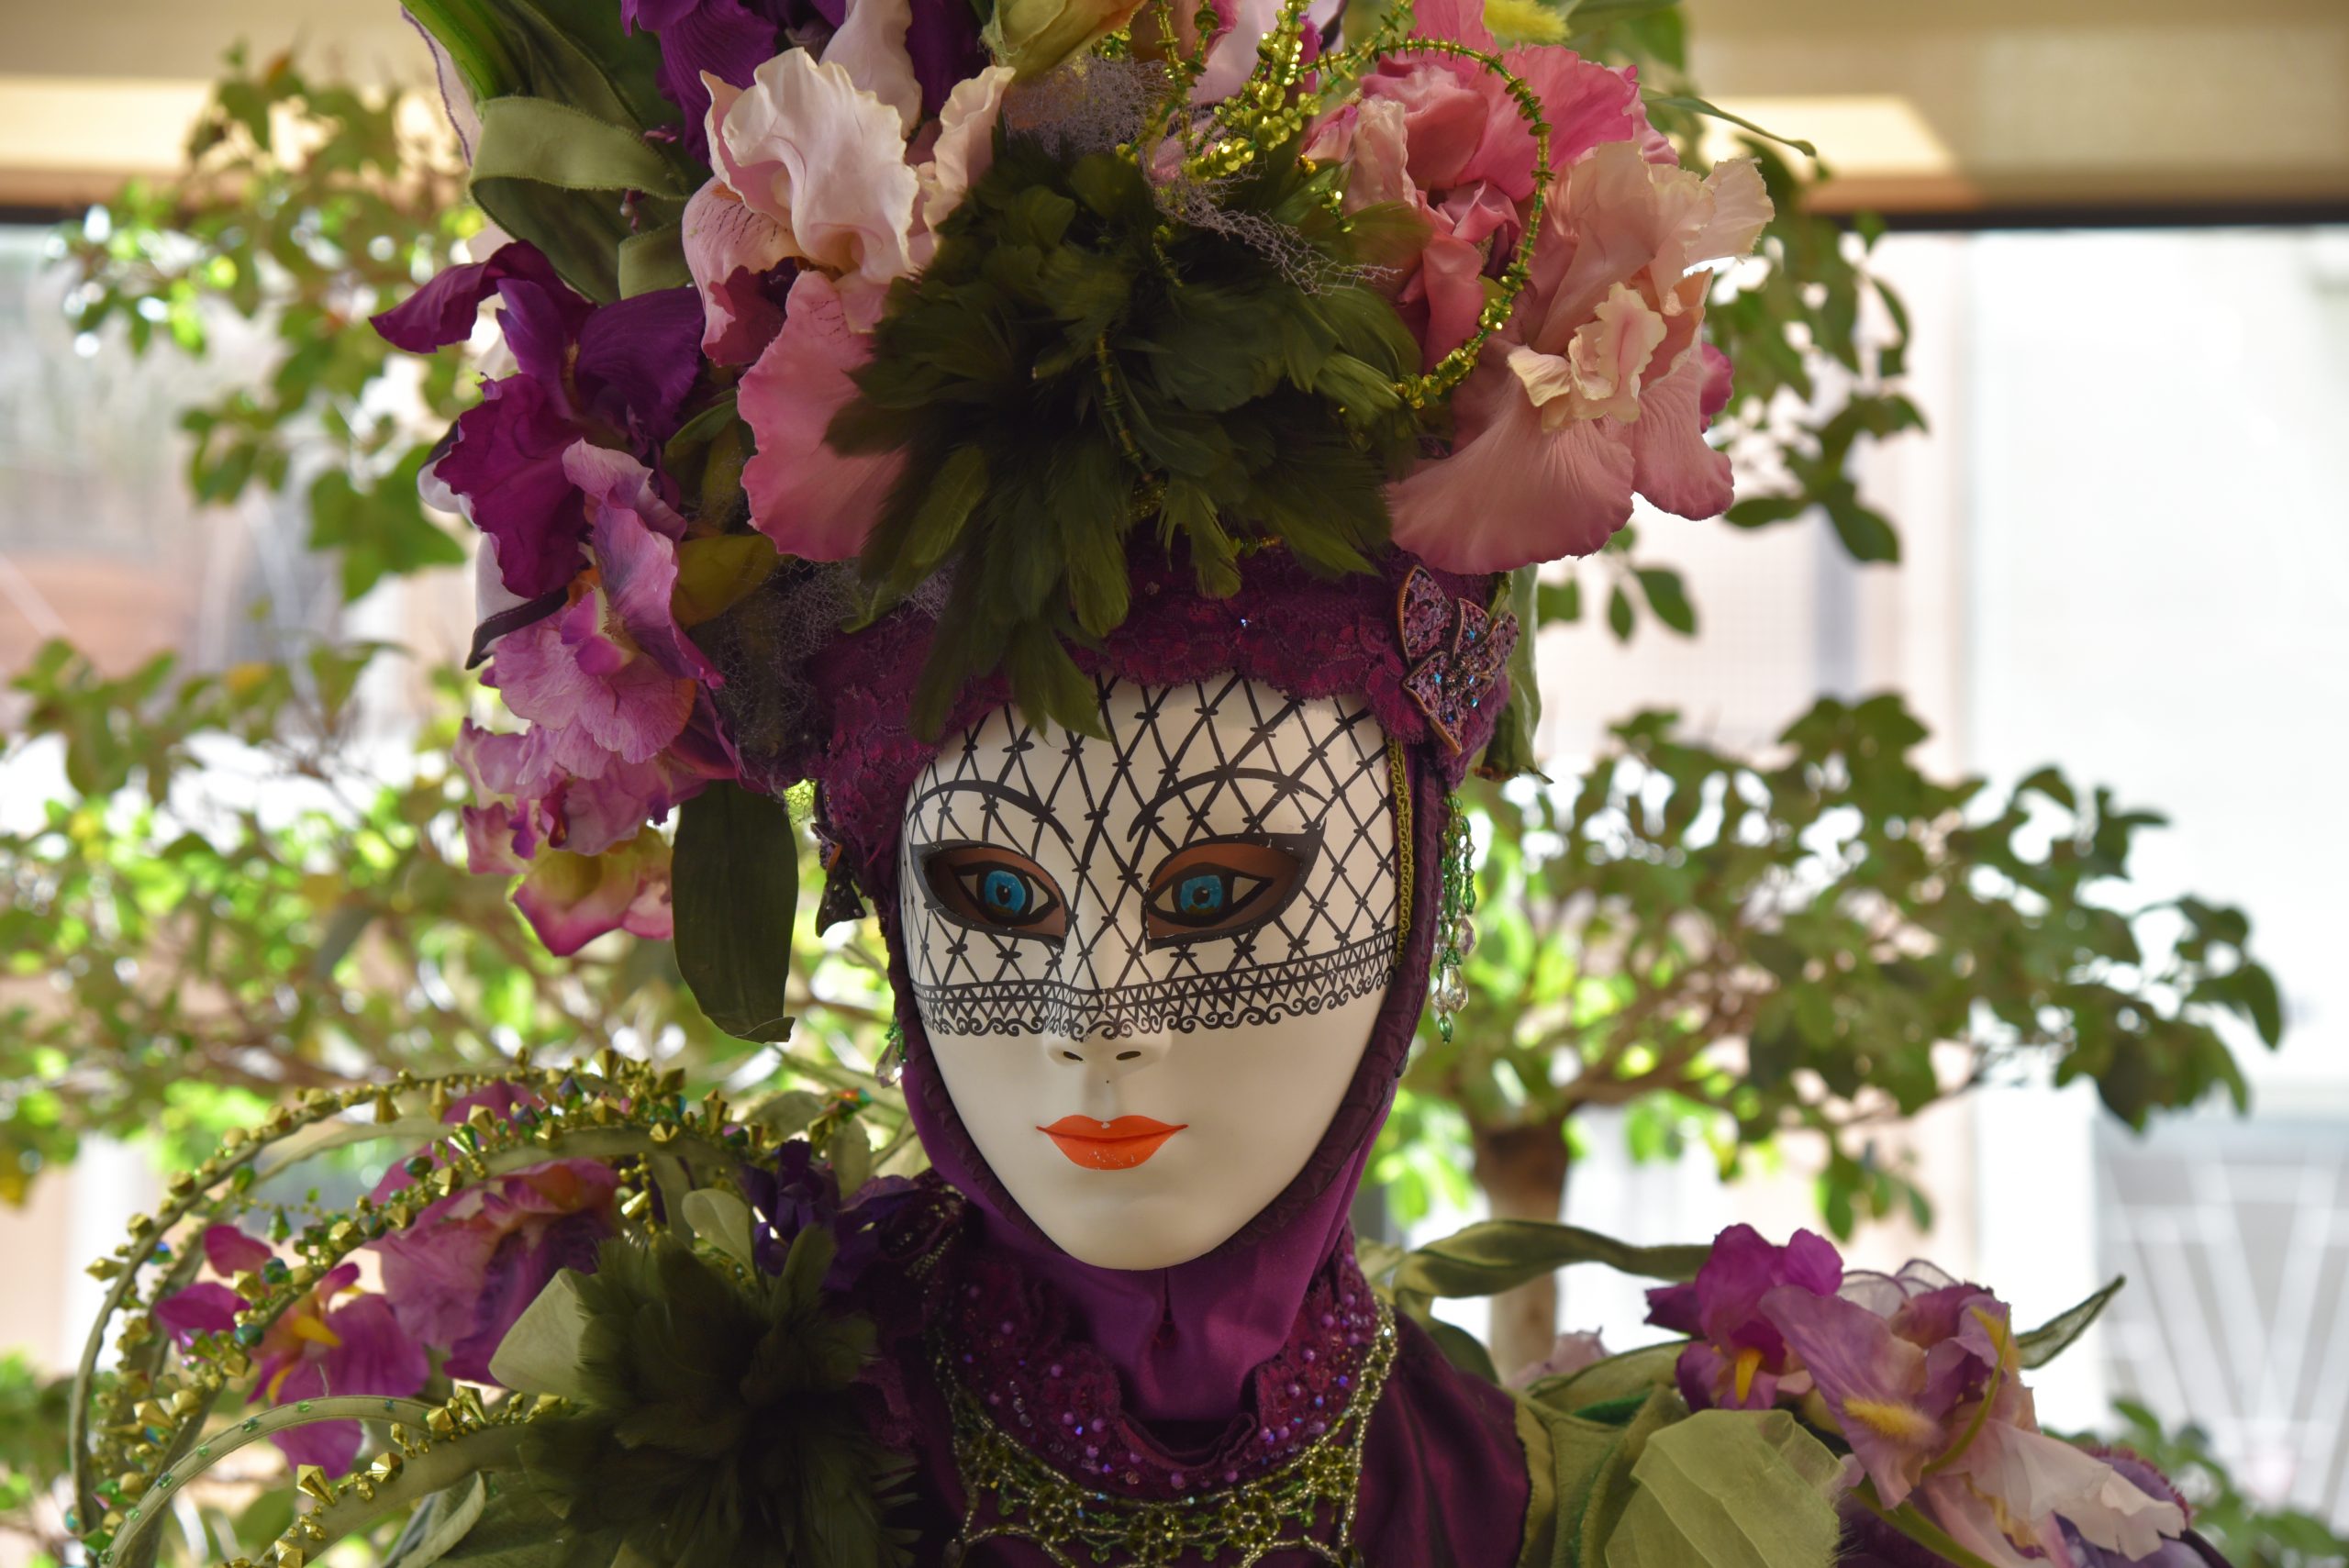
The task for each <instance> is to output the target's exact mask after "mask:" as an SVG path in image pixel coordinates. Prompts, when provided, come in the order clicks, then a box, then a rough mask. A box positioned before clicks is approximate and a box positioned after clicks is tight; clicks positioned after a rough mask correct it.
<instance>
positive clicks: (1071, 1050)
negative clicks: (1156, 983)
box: [1043, 1026, 1173, 1083]
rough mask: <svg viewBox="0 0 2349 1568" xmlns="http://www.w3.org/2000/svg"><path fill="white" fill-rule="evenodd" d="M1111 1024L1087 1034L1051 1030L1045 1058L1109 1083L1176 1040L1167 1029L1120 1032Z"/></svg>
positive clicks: (1153, 1059) (1160, 1053)
mask: <svg viewBox="0 0 2349 1568" xmlns="http://www.w3.org/2000/svg"><path fill="white" fill-rule="evenodd" d="M1108 1028H1109V1027H1108V1026H1104V1027H1103V1028H1101V1029H1093V1030H1091V1031H1088V1032H1087V1033H1085V1035H1083V1036H1071V1035H1069V1034H1048V1035H1046V1036H1044V1037H1043V1042H1044V1056H1045V1059H1046V1060H1047V1061H1049V1062H1052V1064H1053V1065H1054V1066H1056V1067H1061V1068H1065V1069H1067V1070H1069V1071H1072V1072H1081V1073H1085V1075H1086V1076H1087V1077H1092V1078H1099V1079H1100V1080H1102V1081H1103V1082H1105V1083H1107V1082H1112V1081H1115V1080H1116V1079H1119V1078H1122V1077H1124V1076H1125V1075H1126V1074H1127V1073H1139V1072H1140V1071H1141V1070H1142V1069H1143V1068H1145V1067H1148V1066H1151V1065H1152V1064H1153V1063H1155V1062H1158V1061H1159V1060H1161V1059H1162V1058H1163V1057H1164V1056H1165V1054H1166V1051H1167V1048H1168V1047H1169V1046H1170V1045H1171V1044H1172V1043H1173V1042H1172V1041H1171V1040H1169V1039H1168V1038H1167V1037H1166V1036H1165V1035H1164V1034H1163V1033H1153V1034H1130V1035H1119V1034H1114V1033H1111V1032H1108Z"/></svg>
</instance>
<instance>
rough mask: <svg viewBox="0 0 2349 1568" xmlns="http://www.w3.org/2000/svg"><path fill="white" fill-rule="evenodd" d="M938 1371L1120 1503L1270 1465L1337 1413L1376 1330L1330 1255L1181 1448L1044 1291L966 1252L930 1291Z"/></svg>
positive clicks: (1362, 1292) (1364, 1299)
mask: <svg viewBox="0 0 2349 1568" xmlns="http://www.w3.org/2000/svg"><path fill="white" fill-rule="evenodd" d="M941 1290H942V1299H943V1303H944V1311H943V1317H944V1322H943V1324H942V1325H941V1347H942V1351H943V1353H944V1356H945V1360H946V1364H947V1366H948V1368H949V1369H950V1371H951V1372H952V1375H953V1376H954V1377H955V1379H956V1381H958V1382H959V1383H961V1384H962V1385H963V1387H964V1388H965V1389H966V1390H968V1391H969V1392H970V1394H971V1396H972V1397H973V1398H974V1399H975V1400H976V1401H977V1402H978V1404H979V1405H980V1407H982V1408H984V1409H985V1411H986V1413H987V1415H988V1416H989V1417H990V1418H992V1419H993V1420H994V1421H995V1423H996V1426H997V1427H999V1428H1000V1429H1002V1430H1003V1431H1004V1432H1005V1433H1007V1434H1008V1435H1009V1436H1010V1437H1011V1438H1012V1439H1013V1440H1015V1441H1017V1442H1019V1444H1020V1445H1021V1446H1022V1447H1024V1448H1026V1449H1027V1450H1028V1451H1030V1452H1031V1453H1033V1454H1034V1455H1035V1456H1036V1457H1037V1458H1038V1459H1041V1461H1043V1462H1045V1463H1046V1464H1048V1465H1050V1466H1051V1467H1052V1469H1054V1470H1056V1471H1058V1472H1059V1473H1062V1474H1063V1475H1067V1476H1070V1477H1072V1478H1075V1477H1082V1478H1083V1479H1084V1480H1085V1483H1086V1484H1087V1485H1092V1486H1095V1487H1097V1488H1098V1489H1100V1490H1102V1491H1105V1492H1108V1493H1111V1494H1113V1495H1115V1496H1123V1497H1141V1498H1158V1499H1166V1498H1175V1497H1181V1496H1186V1495H1187V1494H1189V1493H1192V1492H1195V1491H1197V1490H1200V1489H1203V1488H1212V1487H1215V1486H1218V1485H1237V1484H1238V1483H1240V1482H1241V1481H1245V1480H1251V1479H1253V1478H1254V1477H1256V1476H1258V1475H1260V1474H1264V1473H1267V1472H1270V1471H1273V1470H1275V1469H1277V1468H1279V1467H1280V1466H1281V1465H1282V1464H1285V1463H1286V1462H1288V1461H1289V1460H1291V1459H1293V1458H1295V1457H1296V1456H1297V1452H1298V1451H1300V1450H1302V1449H1303V1448H1304V1447H1305V1445H1306V1444H1307V1443H1308V1442H1310V1441H1312V1440H1314V1439H1315V1438H1318V1437H1319V1436H1321V1435H1322V1434H1323V1433H1324V1432H1326V1431H1328V1430H1329V1429H1330V1426H1331V1424H1332V1423H1333V1422H1334V1421H1335V1420H1336V1419H1337V1418H1339V1417H1340V1416H1341V1414H1342V1413H1343V1412H1344V1410H1345V1407H1346V1403H1347V1401H1348V1399H1350V1398H1351V1397H1352V1396H1353V1390H1354V1387H1355V1385H1356V1382H1357V1380H1358V1379H1359V1377H1360V1376H1361V1373H1362V1367H1363V1362H1364V1358H1365V1356H1366V1355H1367V1353H1368V1348H1369V1346H1370V1343H1371V1340H1372V1337H1373V1335H1374V1334H1375V1331H1376V1328H1377V1317H1376V1308H1375V1304H1374V1302H1373V1300H1372V1297H1371V1294H1370V1287H1369V1286H1368V1285H1367V1284H1364V1281H1363V1277H1362V1273H1361V1271H1360V1270H1358V1269H1357V1268H1355V1266H1354V1262H1353V1248H1352V1247H1351V1246H1346V1247H1341V1249H1340V1250H1339V1251H1337V1253H1336V1254H1335V1255H1333V1256H1332V1257H1331V1258H1330V1260H1329V1262H1328V1263H1327V1264H1326V1265H1325V1266H1324V1267H1323V1269H1322V1271H1321V1273H1319V1275H1317V1276H1316V1277H1315V1279H1314V1281H1313V1283H1312V1284H1311V1285H1310V1286H1309V1287H1308V1290H1307V1292H1306V1296H1305V1301H1304V1304H1303V1305H1302V1306H1301V1307H1299V1308H1298V1310H1297V1320H1296V1324H1295V1326H1294V1327H1293V1328H1292V1329H1291V1330H1290V1333H1289V1336H1288V1339H1287V1340H1286V1342H1285V1343H1284V1344H1283V1345H1282V1346H1281V1347H1280V1349H1279V1350H1278V1351H1275V1354H1274V1355H1273V1356H1272V1358H1271V1359H1270V1360H1268V1361H1266V1362H1264V1363H1263V1364H1262V1365H1260V1366H1258V1367H1257V1368H1256V1369H1255V1370H1254V1372H1253V1373H1252V1374H1251V1376H1250V1379H1249V1382H1250V1389H1251V1397H1250V1398H1249V1400H1248V1402H1247V1403H1246V1404H1245V1405H1244V1406H1243V1407H1242V1408H1241V1409H1240V1410H1239V1411H1237V1412H1235V1413H1234V1414H1233V1415H1232V1417H1231V1418H1230V1420H1228V1421H1226V1422H1224V1423H1222V1424H1221V1427H1220V1429H1219V1430H1214V1429H1210V1430H1209V1431H1208V1432H1207V1433H1205V1434H1194V1436H1195V1437H1197V1438H1203V1440H1191V1441H1185V1440H1183V1439H1182V1437H1180V1436H1178V1435H1177V1434H1175V1433H1174V1432H1171V1431H1170V1430H1168V1429H1166V1428H1164V1427H1163V1426H1153V1425H1152V1424H1150V1423H1146V1422H1144V1421H1143V1420H1141V1418H1138V1417H1137V1416H1135V1415H1134V1414H1132V1413H1131V1412H1130V1411H1129V1410H1128V1409H1127V1407H1126V1399H1125V1396H1124V1394H1123V1392H1122V1390H1121V1389H1120V1387H1119V1376H1118V1369H1117V1368H1116V1367H1115V1366H1114V1365H1112V1364H1111V1363H1110V1362H1109V1359H1108V1357H1107V1356H1105V1355H1104V1354H1103V1353H1102V1352H1101V1351H1099V1350H1098V1349H1097V1348H1096V1347H1095V1346H1094V1345H1092V1344H1091V1343H1089V1342H1087V1341H1086V1340H1085V1339H1084V1338H1083V1337H1082V1335H1081V1331H1080V1330H1079V1329H1077V1327H1076V1326H1075V1325H1074V1323H1072V1321H1071V1319H1070V1314H1069V1309H1068V1306H1067V1304H1066V1302H1065V1301H1064V1300H1063V1298H1062V1297H1061V1296H1060V1294H1059V1293H1058V1292H1057V1291H1055V1290H1053V1289H1052V1287H1051V1286H1050V1285H1049V1284H1044V1283H1042V1282H1041V1281H1039V1280H1038V1279H1037V1278H1036V1277H1035V1276H1034V1275H1033V1274H1032V1273H1029V1272H1027V1271H1025V1270H1023V1269H1021V1268H1019V1266H1018V1265H1017V1264H1016V1263H1015V1262H1012V1261H1011V1260H1010V1259H1008V1258H1007V1257H1005V1256H1003V1255H1002V1254H999V1253H988V1252H985V1251H973V1252H970V1253H967V1254H965V1255H964V1256H963V1257H962V1258H960V1259H959V1260H957V1261H956V1262H955V1263H954V1264H953V1266H952V1270H951V1272H950V1273H948V1274H947V1275H946V1277H945V1278H944V1279H943V1280H942V1281H941Z"/></svg>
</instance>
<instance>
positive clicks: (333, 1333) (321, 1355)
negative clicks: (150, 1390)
mask: <svg viewBox="0 0 2349 1568" xmlns="http://www.w3.org/2000/svg"><path fill="white" fill-rule="evenodd" d="M203 1245H204V1255H205V1262H206V1266H207V1267H208V1268H210V1270H211V1271H212V1272H213V1273H217V1274H220V1275H222V1276H224V1277H233V1276H234V1275H237V1274H240V1273H260V1272H262V1271H263V1270H265V1269H268V1268H269V1267H270V1266H271V1265H272V1264H273V1263H275V1262H277V1261H278V1260H277V1256H276V1254H275V1253H274V1252H273V1251H271V1250H270V1248H269V1247H268V1246H267V1245H266V1244H264V1243H262V1242H261V1241H258V1240H254V1239H253V1238H252V1237H250V1236H247V1235H245V1234H244V1233H243V1232H242V1231H240V1230H239V1229H237V1228H236V1227H234V1226H231V1225H214V1226H210V1227H207V1228H206V1230H205V1232H204V1241H203ZM358 1285H359V1265H358V1264H356V1263H342V1264H340V1265H338V1266H337V1267H335V1268H333V1269H330V1270H328V1272H327V1273H326V1276H325V1277H324V1278H322V1279H320V1280H319V1281H318V1283H317V1285H315V1286H314V1287H312V1288H311V1290H310V1291H309V1292H308V1293H307V1294H306V1295H305V1296H302V1297H301V1298H300V1299H298V1300H297V1301H295V1303H294V1304H293V1305H292V1306H290V1307H287V1308H286V1309H285V1310H284V1312H283V1313H281V1314H280V1315H279V1316H278V1318H277V1320H276V1321H275V1322H274V1323H272V1324H271V1325H270V1327H269V1330H268V1332H267V1333H266V1334H265V1335H263V1337H262V1341H261V1343H260V1345H259V1346H257V1347H256V1348H255V1349H254V1351H253V1362H254V1373H253V1375H254V1389H253V1394H252V1398H253V1399H254V1400H261V1401H266V1402H268V1403H269V1404H272V1405H292V1404H298V1403H300V1402H301V1401H303V1400H305V1399H319V1398H325V1397H327V1396H339V1395H353V1394H368V1395H377V1396H384V1397H388V1398H406V1397H407V1396H410V1395H413V1394H416V1393H417V1392H418V1391H419V1390H421V1389H422V1388H423V1386H424V1384H425V1380H426V1378H427V1377H428V1376H429V1374H430V1372H431V1366H430V1362H429V1360H428V1358H427V1357H426V1355H425V1351H424V1347H423V1346H422V1345H421V1344H419V1343H417V1340H414V1339H412V1338H410V1337H409V1336H408V1335H407V1334H406V1332H404V1331H403V1330H402V1329H401V1328H400V1326H399V1324H398V1323H397V1322H396V1321H395V1318H394V1317H393V1314H392V1311H391V1308H390V1307H389V1306H388V1305H387V1304H386V1303H385V1301H384V1298H383V1297H382V1296H374V1295H369V1294H365V1293H362V1292H360V1291H359V1288H358ZM342 1296H350V1297H351V1299H349V1300H347V1301H342V1302H341V1303H340V1305H337V1300H338V1298H339V1297H342ZM246 1305H247V1303H246V1301H245V1298H244V1297H243V1296H239V1295H238V1294H237V1293H236V1292H235V1291H234V1290H232V1289H230V1288H229V1287H228V1285H226V1284H216V1283H213V1282H209V1281H206V1282H202V1283H198V1284H192V1285H189V1286H188V1287H187V1288H186V1289H184V1290H182V1291H179V1292H177V1293H175V1294H174V1295H172V1296H166V1297H165V1298H164V1299H163V1300H161V1301H160V1302H157V1303H156V1304H155V1318H156V1321H158V1322H159V1323H161V1324H162V1325H163V1326H164V1328H165V1329H168V1330H170V1331H171V1332H172V1333H173V1334H174V1335H176V1336H178V1337H179V1338H181V1339H182V1340H186V1339H188V1338H191V1337H193V1336H194V1335H196V1334H203V1333H228V1332H229V1331H230V1330H232V1329H234V1328H235V1327H236V1315H237V1314H238V1313H239V1312H240V1311H242V1310H244V1308H245V1307H246ZM271 1441H273V1442H274V1443H275V1444H276V1445H277V1447H278V1449H279V1450H280V1451H282V1452H283V1453H284V1455H285V1457H286V1459H287V1461H288V1462H292V1463H295V1464H315V1465H317V1466H318V1467H319V1468H320V1469H322V1470H324V1471H325V1472H326V1473H328V1474H329V1475H340V1474H342V1473H344V1472H346V1471H348V1470H349V1469H350V1468H351V1462H353V1461H354V1460H355V1459H357V1458H358V1456H359V1447H360V1443H361V1441H362V1430H361V1428H360V1425H359V1423H358V1422H357V1421H317V1422H313V1423H311V1424H309V1425H307V1426H301V1427H295V1428H293V1429H289V1430H286V1431H283V1432H279V1433H277V1434H276V1435H274V1436H273V1437H272V1438H271Z"/></svg>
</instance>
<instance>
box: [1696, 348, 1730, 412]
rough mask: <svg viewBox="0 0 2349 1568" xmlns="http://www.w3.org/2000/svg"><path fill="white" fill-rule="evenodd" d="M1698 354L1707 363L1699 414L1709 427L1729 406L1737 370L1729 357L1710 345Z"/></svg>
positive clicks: (1699, 399)
mask: <svg viewBox="0 0 2349 1568" xmlns="http://www.w3.org/2000/svg"><path fill="white" fill-rule="evenodd" d="M1697 352H1698V355H1699V356H1700V357H1701V358H1702V359H1703V360H1704V361H1705V391H1704V395H1703V396H1701V397H1699V398H1698V400H1697V412H1698V414H1699V415H1701V416H1702V417H1703V418H1704V421H1705V423H1706V424H1708V425H1709V424H1711V423H1712V422H1713V418H1714V417H1715V416H1716V415H1718V414H1720V411H1721V410H1722V409H1724V408H1726V407H1728V406H1729V400H1730V396H1731V394H1732V393H1733V392H1734V391H1735V390H1736V385H1737V382H1736V370H1735V367H1734V366H1732V365H1731V363H1730V362H1729V356H1728V355H1727V354H1724V353H1722V352H1721V351H1720V350H1719V349H1716V348H1714V347H1713V346H1712V345H1711V344H1710V343H1707V344H1704V345H1703V346H1702V347H1700V348H1699V349H1698V350H1697Z"/></svg>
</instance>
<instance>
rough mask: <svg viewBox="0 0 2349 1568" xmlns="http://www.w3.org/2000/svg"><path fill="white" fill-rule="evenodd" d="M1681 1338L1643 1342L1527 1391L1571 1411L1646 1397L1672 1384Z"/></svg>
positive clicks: (1536, 1399)
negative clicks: (1661, 1341)
mask: <svg viewBox="0 0 2349 1568" xmlns="http://www.w3.org/2000/svg"><path fill="white" fill-rule="evenodd" d="M1682 1348H1683V1346H1682V1342H1681V1341H1679V1340H1671V1341H1668V1342H1666V1343H1664V1344H1661V1345H1643V1346H1642V1347H1641V1348H1640V1349H1638V1350H1636V1351H1624V1352H1623V1353H1622V1354H1621V1355H1618V1356H1609V1357H1607V1358H1606V1359H1605V1360H1603V1361H1596V1362H1591V1363H1590V1364H1589V1365H1588V1366H1586V1367H1585V1368H1583V1369H1582V1370H1581V1371H1580V1372H1576V1373H1568V1374H1567V1375H1566V1376H1564V1377H1545V1378H1543V1379H1542V1380H1541V1381H1540V1382H1538V1383H1536V1384H1534V1385H1532V1386H1531V1387H1530V1388H1528V1389H1527V1390H1526V1391H1525V1396H1526V1397H1527V1398H1528V1399H1531V1400H1532V1401H1533V1402H1534V1403H1535V1404H1537V1405H1543V1406H1547V1407H1549V1408H1551V1409H1553V1410H1559V1411H1564V1412H1566V1413H1568V1414H1571V1413H1572V1412H1574V1411H1576V1410H1585V1409H1588V1408H1589V1407H1592V1406H1594V1405H1605V1404H1609V1403H1611V1402H1613V1401H1615V1400H1618V1399H1628V1398H1635V1397H1636V1398H1642V1399H1644V1398H1646V1397H1647V1396H1649V1395H1650V1394H1653V1392H1654V1391H1655V1390H1657V1389H1659V1388H1669V1387H1671V1386H1672V1385H1673V1369H1674V1367H1675V1365H1676V1364H1677V1362H1679V1360H1680V1351H1681V1350H1682Z"/></svg>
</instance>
